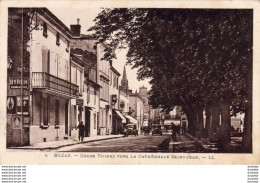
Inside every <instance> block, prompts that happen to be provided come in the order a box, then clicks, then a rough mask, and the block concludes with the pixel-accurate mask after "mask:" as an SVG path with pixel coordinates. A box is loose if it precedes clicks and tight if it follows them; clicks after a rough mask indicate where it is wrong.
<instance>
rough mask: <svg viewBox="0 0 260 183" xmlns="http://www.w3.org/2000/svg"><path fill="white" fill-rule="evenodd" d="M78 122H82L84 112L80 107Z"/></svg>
mask: <svg viewBox="0 0 260 183" xmlns="http://www.w3.org/2000/svg"><path fill="white" fill-rule="evenodd" d="M78 111H79V113H78V122H81V121H82V111H83V107H81V106H79V107H78Z"/></svg>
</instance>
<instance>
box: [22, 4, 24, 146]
mask: <svg viewBox="0 0 260 183" xmlns="http://www.w3.org/2000/svg"><path fill="white" fill-rule="evenodd" d="M23 29H24V28H23V8H22V31H21V32H22V46H21V119H22V120H21V127H22V129H21V144H23V121H24V119H23V48H24V37H23V34H24V30H23Z"/></svg>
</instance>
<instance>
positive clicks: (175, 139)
mask: <svg viewBox="0 0 260 183" xmlns="http://www.w3.org/2000/svg"><path fill="white" fill-rule="evenodd" d="M176 133H177V127H176V126H175V124H174V123H172V141H177V136H176Z"/></svg>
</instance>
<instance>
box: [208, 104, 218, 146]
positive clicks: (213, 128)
mask: <svg viewBox="0 0 260 183" xmlns="http://www.w3.org/2000/svg"><path fill="white" fill-rule="evenodd" d="M211 115H212V121H211V133H210V137H211V139H210V140H211V141H215V140H216V138H217V137H218V130H217V129H218V128H219V106H218V104H213V106H212V112H211Z"/></svg>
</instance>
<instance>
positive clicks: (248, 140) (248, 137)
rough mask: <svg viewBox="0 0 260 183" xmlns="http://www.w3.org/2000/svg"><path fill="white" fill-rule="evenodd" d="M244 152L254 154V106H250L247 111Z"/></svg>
mask: <svg viewBox="0 0 260 183" xmlns="http://www.w3.org/2000/svg"><path fill="white" fill-rule="evenodd" d="M242 144H243V150H244V152H247V153H252V105H251V104H249V105H248V106H247V107H246V111H245V120H244V131H243V142H242Z"/></svg>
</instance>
